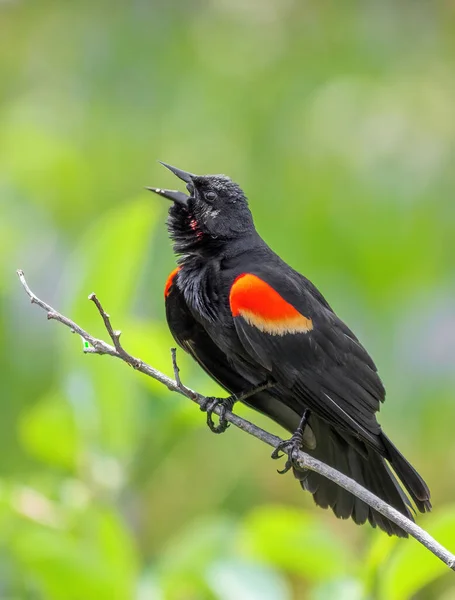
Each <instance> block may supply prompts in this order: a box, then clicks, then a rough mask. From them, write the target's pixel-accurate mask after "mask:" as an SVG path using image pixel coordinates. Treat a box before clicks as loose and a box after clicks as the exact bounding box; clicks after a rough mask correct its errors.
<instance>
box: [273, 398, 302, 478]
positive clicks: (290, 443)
mask: <svg viewBox="0 0 455 600" xmlns="http://www.w3.org/2000/svg"><path fill="white" fill-rule="evenodd" d="M310 414H311V412H310V409H308V408H306V409H305V411H304V413H303V415H302V418H301V419H300V423H299V426H298V427H297V429H296V430H295V432H294V433H293V434H292V436H291V438H290V439H289V440H284V441H283V442H280V443H279V444H278V446H277V447H276V448H275V450H274V451H273V452H272V458H273V459H276V458H281V457H282V456H283V455H282V454H280V452H285V453H286V454H287V455H288V459H287V461H286V464H285V465H284V469H281V470H280V469H278V473H279V474H280V475H284V473H287V472H288V471H289V469H290V468H291V467H294V466H296V464H295V462H296V461H295V459H294V453H295V452H299V450H301V449H302V446H303V433H304V431H305V427H306V425H307V423H308V419H309V418H310Z"/></svg>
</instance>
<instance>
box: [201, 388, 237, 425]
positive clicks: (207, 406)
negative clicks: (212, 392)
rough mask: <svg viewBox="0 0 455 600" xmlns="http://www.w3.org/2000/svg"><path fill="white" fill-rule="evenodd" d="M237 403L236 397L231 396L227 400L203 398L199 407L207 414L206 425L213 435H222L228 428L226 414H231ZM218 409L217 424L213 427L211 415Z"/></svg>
mask: <svg viewBox="0 0 455 600" xmlns="http://www.w3.org/2000/svg"><path fill="white" fill-rule="evenodd" d="M236 402H237V396H236V395H235V394H233V395H232V396H228V397H227V398H213V397H208V398H205V400H204V402H203V403H202V404H201V405H200V407H201V410H202V411H204V412H206V413H207V425H208V426H209V429H210V431H213V433H224V432H225V431H226V429H227V428H228V427H229V423H228V422H227V420H226V412H228V411H229V412H232V409H233V407H234V404H235V403H236ZM217 406H218V407H219V409H220V413H219V416H218V418H219V422H218V425H215V423H214V421H213V418H212V415H213V413H214V411H215V408H216V407H217Z"/></svg>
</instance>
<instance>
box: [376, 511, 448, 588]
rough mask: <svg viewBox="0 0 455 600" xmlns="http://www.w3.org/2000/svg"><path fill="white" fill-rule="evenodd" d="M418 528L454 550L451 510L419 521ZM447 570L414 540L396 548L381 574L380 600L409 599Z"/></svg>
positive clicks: (433, 514) (436, 513)
mask: <svg viewBox="0 0 455 600" xmlns="http://www.w3.org/2000/svg"><path fill="white" fill-rule="evenodd" d="M422 521H423V522H422V523H421V526H422V527H423V528H424V529H425V530H426V531H428V533H429V534H430V535H432V536H433V537H434V538H435V539H436V540H438V542H439V543H440V544H442V545H443V546H445V547H446V548H452V549H453V548H455V506H452V507H448V508H445V509H442V510H438V511H437V512H434V513H432V514H430V515H428V516H426V517H425V519H422ZM449 572H450V570H449V568H448V567H447V566H446V565H445V564H444V563H443V562H442V561H440V560H439V558H436V556H434V555H433V554H432V553H431V552H430V551H429V550H427V549H426V548H425V547H424V546H422V544H419V542H417V541H416V540H415V539H414V538H410V539H409V540H406V543H403V544H400V545H399V546H397V547H396V550H395V552H394V553H393V554H392V556H391V558H390V560H389V561H388V562H387V563H386V564H385V565H384V569H382V570H381V573H380V577H379V578H378V579H379V590H380V594H379V597H380V598H381V600H403V599H404V598H411V597H412V596H413V595H414V594H415V593H416V592H418V591H419V590H422V589H423V588H425V586H427V585H428V584H430V583H431V582H432V581H434V580H435V579H437V578H438V577H441V576H442V575H445V574H448V573H449Z"/></svg>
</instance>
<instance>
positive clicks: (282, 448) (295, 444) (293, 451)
mask: <svg viewBox="0 0 455 600" xmlns="http://www.w3.org/2000/svg"><path fill="white" fill-rule="evenodd" d="M301 447H302V440H301V437H300V436H299V435H297V436H294V435H293V436H292V437H291V439H289V440H284V441H283V442H280V443H279V444H278V446H277V447H276V448H275V450H274V451H273V452H272V455H271V457H272V458H273V459H274V460H276V459H278V458H282V457H283V456H284V455H285V454H287V455H288V459H287V460H286V463H285V465H284V469H277V472H278V473H279V474H280V475H284V474H285V473H287V472H288V471H289V470H290V469H291V468H292V467H294V468H295V469H299V468H300V467H299V464H298V461H297V457H298V453H299V451H300V450H301ZM281 453H282V454H281ZM296 455H297V456H296Z"/></svg>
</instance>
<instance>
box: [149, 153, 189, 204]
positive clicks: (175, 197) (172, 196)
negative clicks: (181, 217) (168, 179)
mask: <svg viewBox="0 0 455 600" xmlns="http://www.w3.org/2000/svg"><path fill="white" fill-rule="evenodd" d="M159 162H160V163H161V164H162V165H163V167H166V169H169V171H171V172H172V173H174V175H176V176H177V177H178V178H179V179H181V180H182V181H184V182H185V183H187V184H190V186H191V187H189V186H187V187H189V189H192V185H193V177H195V175H193V174H192V173H187V172H186V171H182V170H181V169H177V167H171V165H168V164H166V163H164V162H161V161H159ZM145 189H146V190H150V191H151V192H155V194H158V195H159V196H163V198H167V199H168V200H172V201H173V202H177V204H181V205H182V206H186V205H187V203H188V198H189V196H187V195H186V194H184V193H183V192H178V191H177V190H164V189H162V188H155V187H147V188H145Z"/></svg>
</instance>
